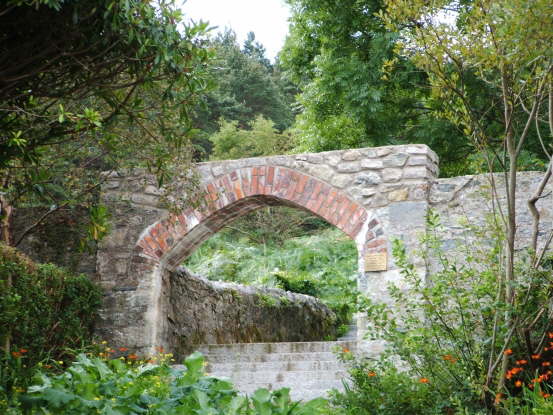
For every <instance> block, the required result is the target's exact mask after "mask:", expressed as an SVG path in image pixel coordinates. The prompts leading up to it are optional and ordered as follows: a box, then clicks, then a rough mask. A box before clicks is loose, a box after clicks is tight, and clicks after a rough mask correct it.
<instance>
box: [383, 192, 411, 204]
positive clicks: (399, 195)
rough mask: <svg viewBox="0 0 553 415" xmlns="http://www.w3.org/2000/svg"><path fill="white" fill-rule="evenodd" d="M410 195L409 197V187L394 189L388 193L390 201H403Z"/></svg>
mask: <svg viewBox="0 0 553 415" xmlns="http://www.w3.org/2000/svg"><path fill="white" fill-rule="evenodd" d="M408 197H409V190H407V189H399V190H394V191H393V192H390V193H389V194H388V200H389V201H390V202H401V201H404V200H407V198H408Z"/></svg>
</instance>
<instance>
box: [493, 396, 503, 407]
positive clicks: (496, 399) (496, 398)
mask: <svg viewBox="0 0 553 415" xmlns="http://www.w3.org/2000/svg"><path fill="white" fill-rule="evenodd" d="M501 398H503V394H502V393H496V394H495V401H494V403H495V404H496V405H498V404H499V403H500V402H501Z"/></svg>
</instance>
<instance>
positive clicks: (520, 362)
mask: <svg viewBox="0 0 553 415" xmlns="http://www.w3.org/2000/svg"><path fill="white" fill-rule="evenodd" d="M515 363H516V364H517V365H519V366H522V365H525V364H526V363H528V360H524V359H522V360H517V361H516V362H515Z"/></svg>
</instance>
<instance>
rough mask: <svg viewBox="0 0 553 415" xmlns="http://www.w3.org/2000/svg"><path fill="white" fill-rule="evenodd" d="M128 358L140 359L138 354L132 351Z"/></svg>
mask: <svg viewBox="0 0 553 415" xmlns="http://www.w3.org/2000/svg"><path fill="white" fill-rule="evenodd" d="M127 358H128V359H131V360H136V359H138V356H137V355H135V354H134V353H131V354H130V355H128V356H127Z"/></svg>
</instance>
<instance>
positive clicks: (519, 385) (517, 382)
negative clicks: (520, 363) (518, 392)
mask: <svg viewBox="0 0 553 415" xmlns="http://www.w3.org/2000/svg"><path fill="white" fill-rule="evenodd" d="M515 386H516V387H517V388H520V387H521V386H522V381H520V380H517V381H516V382H515Z"/></svg>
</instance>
